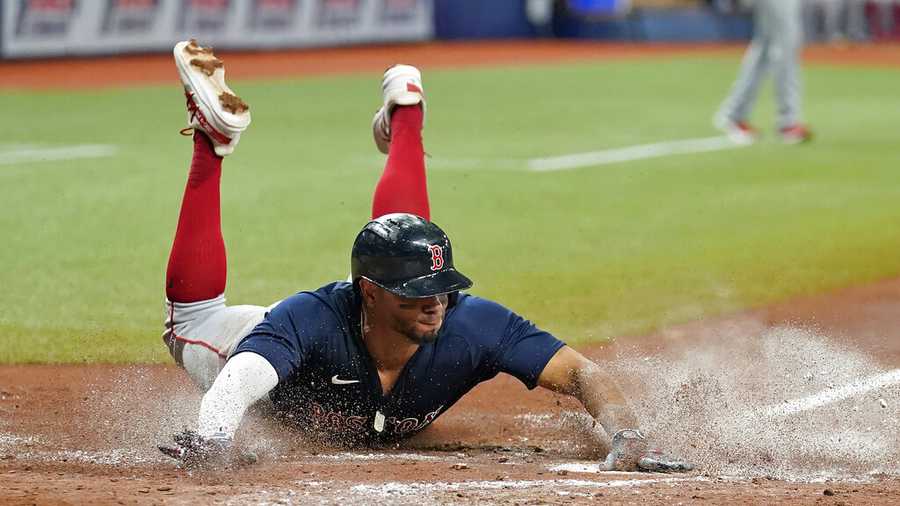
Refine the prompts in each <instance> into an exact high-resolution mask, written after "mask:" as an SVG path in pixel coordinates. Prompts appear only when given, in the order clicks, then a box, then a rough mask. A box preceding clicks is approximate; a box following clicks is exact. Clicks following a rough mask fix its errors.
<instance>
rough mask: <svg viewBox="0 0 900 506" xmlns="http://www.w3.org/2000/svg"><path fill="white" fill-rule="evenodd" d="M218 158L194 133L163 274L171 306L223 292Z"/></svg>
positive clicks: (204, 140) (208, 144) (220, 166)
mask: <svg viewBox="0 0 900 506" xmlns="http://www.w3.org/2000/svg"><path fill="white" fill-rule="evenodd" d="M221 176H222V158H221V157H219V156H217V155H216V154H215V152H214V151H213V147H212V143H210V141H209V139H208V138H207V137H206V135H204V134H202V133H200V132H195V133H194V157H193V159H192V160H191V171H190V173H189V174H188V181H187V186H186V187H185V189H184V198H183V200H182V201H181V214H180V215H179V216H178V229H177V231H176V232H175V243H174V244H173V245H172V252H171V253H170V254H169V266H168V269H167V270H166V296H167V297H168V298H169V300H170V301H172V302H196V301H200V300H207V299H212V298H215V297H217V296H219V294H221V293H223V292H224V291H225V275H226V262H225V241H224V240H223V239H222V224H221V215H220V212H219V180H220V179H221Z"/></svg>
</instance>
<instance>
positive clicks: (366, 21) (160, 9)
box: [0, 0, 434, 58]
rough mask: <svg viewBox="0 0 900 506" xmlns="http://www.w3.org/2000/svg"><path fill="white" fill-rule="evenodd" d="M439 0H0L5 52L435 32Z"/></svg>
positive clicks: (239, 44) (62, 52)
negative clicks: (434, 12) (434, 3)
mask: <svg viewBox="0 0 900 506" xmlns="http://www.w3.org/2000/svg"><path fill="white" fill-rule="evenodd" d="M433 9H434V5H433V0H0V56H2V57H5V58H29V57H44V56H66V55H100V54H118V53H124V52H148V51H165V50H169V49H171V48H172V46H173V45H174V44H175V42H177V41H179V40H184V39H187V38H197V39H199V40H201V42H202V43H203V44H205V45H212V46H216V47H218V48H223V49H258V48H290V47H311V46H326V45H341V44H360V43H366V42H402V41H414V40H426V39H430V38H431V37H432V36H433V33H434V21H433Z"/></svg>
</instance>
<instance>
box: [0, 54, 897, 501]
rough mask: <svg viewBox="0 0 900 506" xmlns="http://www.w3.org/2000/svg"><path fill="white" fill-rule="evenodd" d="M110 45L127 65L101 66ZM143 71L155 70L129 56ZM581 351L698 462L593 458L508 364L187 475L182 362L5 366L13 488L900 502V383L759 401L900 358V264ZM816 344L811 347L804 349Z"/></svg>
mask: <svg viewBox="0 0 900 506" xmlns="http://www.w3.org/2000/svg"><path fill="white" fill-rule="evenodd" d="M892 49H895V48H885V47H879V46H873V47H866V48H843V49H829V48H812V49H810V50H809V52H808V55H807V61H813V62H822V63H829V64H831V63H840V64H846V63H847V61H848V60H849V61H850V62H851V64H861V63H862V64H865V63H867V62H869V63H871V64H873V65H892V66H897V65H900V59H898V53H897V52H896V51H893V50H892ZM741 50H742V48H741V47H738V46H727V47H721V46H615V45H603V44H583V43H557V42H552V43H551V42H548V43H543V44H525V43H497V44H485V45H479V44H453V45H449V46H447V45H437V44H423V45H411V46H396V47H384V48H357V49H340V50H315V51H307V52H284V53H275V54H273V55H271V56H269V55H264V54H249V53H243V54H233V55H227V54H225V55H224V56H225V57H226V58H227V59H228V63H229V76H232V77H245V78H246V77H277V76H292V77H293V76H296V75H298V74H301V75H310V74H313V73H340V72H361V71H366V72H368V71H376V70H381V69H382V67H383V66H384V65H382V62H385V61H412V60H413V59H415V60H418V61H429V62H431V65H433V66H446V67H455V66H468V65H473V64H484V65H491V64H497V63H517V64H520V63H527V62H543V63H551V62H558V61H572V60H577V59H602V58H640V57H645V56H655V55H663V54H667V55H668V54H671V55H678V54H696V53H697V52H701V53H703V52H708V53H717V52H718V53H722V52H724V53H727V54H738V53H739V52H740V51H741ZM326 56H327V57H326ZM169 59H170V58H169V57H165V56H151V57H147V58H146V59H144V58H139V57H120V58H119V57H117V58H109V59H103V60H99V61H98V60H75V61H68V60H58V61H53V62H49V63H47V62H16V63H3V64H0V87H4V88H9V87H29V88H30V87H57V88H58V87H61V86H60V83H64V84H63V85H62V87H65V88H76V87H95V86H109V85H128V84H139V83H140V84H143V83H147V82H174V80H175V79H176V75H175V72H174V69H172V67H171V63H170V61H169ZM111 61H115V62H117V65H118V64H121V66H120V69H121V70H123V71H122V72H117V73H116V74H115V76H114V77H112V78H111V77H110V76H109V74H108V73H102V72H96V69H97V68H99V67H100V66H104V65H108V64H109V63H110V62H111ZM130 66H132V67H133V68H135V69H138V68H139V69H141V71H140V72H128V71H124V70H127V69H128V68H132V67H130ZM62 73H65V76H66V77H65V78H63V77H61V75H62ZM100 76H102V77H103V79H104V80H103V82H98V81H97V80H96V79H97V78H98V77H100ZM160 346H162V343H160ZM580 351H582V352H584V353H585V354H587V355H588V356H590V357H591V358H593V359H595V360H596V361H597V362H598V363H599V364H601V365H603V366H605V367H608V368H609V369H610V371H612V372H613V373H614V377H615V378H616V381H617V382H619V383H620V386H621V387H622V388H623V390H625V392H626V394H627V395H628V397H629V399H631V400H632V402H634V403H635V407H636V411H637V412H638V414H639V416H640V418H641V420H642V424H646V425H645V426H646V428H647V432H648V433H649V434H650V436H651V437H652V438H653V440H654V442H655V444H656V445H657V446H659V447H660V448H661V449H663V450H666V451H671V452H672V453H676V454H679V455H683V456H685V457H686V458H689V459H691V460H692V461H693V462H695V464H696V465H697V469H696V470H695V471H693V472H690V473H685V474H648V473H608V472H597V469H596V462H597V461H598V460H599V459H600V458H601V457H602V455H603V453H604V451H605V449H604V443H603V437H602V436H601V435H599V434H598V430H597V428H595V427H593V426H592V424H591V421H590V419H589V418H588V417H587V416H586V415H585V414H584V413H583V410H582V409H581V408H580V406H579V405H578V404H577V402H575V401H573V400H572V399H571V398H567V397H563V396H559V395H556V394H552V393H549V392H547V391H543V390H540V389H537V390H534V391H530V392H529V391H528V390H527V389H525V387H523V386H522V385H521V384H520V383H519V382H518V381H516V380H515V379H513V378H511V377H509V376H505V375H501V376H499V377H497V378H495V379H494V380H491V381H489V382H486V383H484V384H482V385H480V386H478V387H477V388H476V389H474V390H473V391H472V392H471V393H470V394H469V395H467V396H466V397H464V398H463V399H462V400H461V401H460V402H459V403H458V404H457V405H455V406H453V407H452V408H451V409H450V410H449V411H448V412H447V413H446V414H444V415H443V416H441V417H440V418H439V419H438V420H437V421H436V422H435V423H434V424H433V425H432V426H430V427H429V428H427V429H426V430H425V431H423V433H421V434H419V435H417V436H416V437H415V438H413V439H412V440H410V441H408V442H405V443H404V444H403V445H401V446H399V447H390V448H354V449H347V448H338V447H330V446H325V445H321V444H318V443H315V442H313V441H310V440H308V439H306V438H304V437H303V436H302V435H300V434H294V433H291V432H290V431H286V430H284V429H283V428H282V427H279V426H277V425H275V424H274V423H273V422H269V421H267V420H266V419H264V418H263V417H261V416H259V415H258V414H251V415H250V417H249V418H248V423H247V424H246V426H245V427H243V428H242V430H241V433H240V437H239V442H240V443H241V444H243V445H244V446H246V447H247V448H248V449H250V450H253V451H254V452H255V453H257V454H258V455H259V459H260V460H259V462H258V463H257V464H255V465H251V466H247V467H243V468H235V469H228V470H222V471H215V472H213V471H208V472H188V471H186V470H182V469H179V468H178V467H177V466H175V465H174V463H173V462H172V461H170V460H168V459H166V458H165V457H163V456H162V455H161V454H160V453H159V452H158V451H157V449H156V445H157V444H164V443H167V442H168V441H169V439H168V438H169V437H170V436H171V434H172V433H174V432H177V431H179V430H181V429H182V427H183V426H190V425H191V424H192V420H194V419H195V417H196V412H197V409H198V407H199V399H200V396H201V393H200V392H198V391H197V390H196V389H195V388H194V387H193V386H192V385H191V384H190V382H189V381H188V379H187V377H186V375H185V374H184V373H183V371H181V370H180V369H178V368H177V367H175V366H173V365H135V366H119V365H115V366H113V365H7V366H0V503H2V504H81V503H95V504H160V503H165V504H184V503H193V504H208V503H227V504H242V503H253V504H258V503H262V504H285V503H296V504H347V503H354V502H355V503H363V504H369V503H385V504H427V503H441V504H453V503H487V504H572V503H610V504H679V503H684V504H705V503H709V504H723V503H733V504H892V503H893V504H897V503H900V479H898V477H900V475H898V465H900V458H898V456H900V442H898V440H897V439H898V438H897V437H896V436H895V432H896V430H895V429H896V427H897V426H898V424H900V410H898V407H900V393H898V390H897V385H890V386H889V387H886V388H884V389H881V390H871V391H870V390H866V391H864V392H863V393H861V394H859V395H858V396H853V397H848V398H845V399H840V400H837V401H834V402H830V403H828V404H827V405H822V406H821V407H817V408H810V409H809V410H808V411H804V412H803V413H800V414H798V415H797V416H796V417H783V418H772V419H764V418H756V419H755V418H754V416H755V414H758V413H759V412H761V411H760V408H767V407H769V406H770V405H772V404H773V403H779V402H785V403H790V402H794V401H795V400H796V399H798V398H803V397H804V396H807V395H809V394H815V393H817V392H819V391H822V390H824V391H828V390H829V389H832V390H839V389H840V387H841V385H842V382H844V383H846V381H847V380H848V379H853V378H858V377H871V376H873V375H876V374H878V373H883V372H885V371H892V370H896V369H897V368H898V367H900V279H896V280H887V281H883V282H880V283H876V284H873V285H870V286H864V287H857V288H849V289H845V290H842V291H839V292H835V293H830V294H823V295H819V296H813V297H808V298H803V299H799V300H792V301H789V302H785V303H783V304H778V305H775V306H772V307H767V308H759V309H755V310H748V311H746V312H743V313H740V314H735V315H730V316H726V317H721V318H715V319H707V320H704V321H697V322H692V323H688V324H684V325H678V326H675V327H671V328H666V329H663V330H661V331H659V332H657V333H656V334H654V335H651V336H632V337H628V336H625V337H621V338H619V339H618V340H617V341H615V342H614V343H611V344H609V345H605V346H592V347H584V348H580ZM800 352H803V356H806V357H809V358H810V362H809V363H805V362H804V363H796V361H792V360H790V359H791V358H792V356H791V353H797V354H799V353H800ZM782 355H783V356H782ZM698 371H713V372H707V373H705V374H699V373H698ZM748 407H749V408H753V409H751V410H750V411H747V409H748ZM754 410H755V411H754ZM720 413H721V414H722V415H723V416H722V417H719V416H718V415H719V414H720ZM747 413H749V415H747ZM725 415H727V416H725ZM707 422H709V423H707ZM891 429H894V430H893V431H892V430H891ZM785 455H787V458H786V457H785Z"/></svg>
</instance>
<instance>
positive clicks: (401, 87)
mask: <svg viewBox="0 0 900 506" xmlns="http://www.w3.org/2000/svg"><path fill="white" fill-rule="evenodd" d="M381 92H382V98H383V102H384V105H382V106H381V109H378V112H376V113H375V117H374V118H373V119H372V134H373V135H374V137H375V146H377V147H378V151H381V152H382V153H384V154H387V153H388V151H389V150H390V147H391V113H392V112H393V111H394V107H396V106H398V105H416V104H422V111H423V112H424V111H425V88H423V87H422V73H421V72H419V69H417V68H415V67H413V66H411V65H394V66H393V67H391V68H389V69H387V70H385V71H384V79H383V80H382V81H381Z"/></svg>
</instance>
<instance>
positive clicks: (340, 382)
mask: <svg viewBox="0 0 900 506" xmlns="http://www.w3.org/2000/svg"><path fill="white" fill-rule="evenodd" d="M338 376H339V375H338V374H335V375H334V376H332V377H331V382H332V383H334V384H335V385H351V384H353V383H359V380H342V379H340V378H338Z"/></svg>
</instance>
